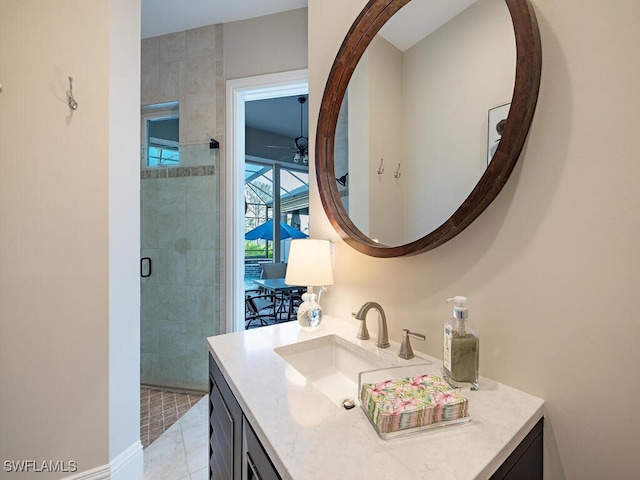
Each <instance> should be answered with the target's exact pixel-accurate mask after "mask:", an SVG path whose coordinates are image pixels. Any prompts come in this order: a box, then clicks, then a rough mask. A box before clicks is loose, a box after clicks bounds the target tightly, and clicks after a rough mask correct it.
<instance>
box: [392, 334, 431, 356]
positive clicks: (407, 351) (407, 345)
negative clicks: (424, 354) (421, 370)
mask: <svg viewBox="0 0 640 480" xmlns="http://www.w3.org/2000/svg"><path fill="white" fill-rule="evenodd" d="M409 337H413V338H417V339H418V340H423V341H424V340H426V339H427V337H425V336H424V335H423V334H422V333H415V332H410V331H409V329H408V328H403V329H402V343H401V344H400V351H399V352H398V356H399V357H400V358H404V359H405V360H409V359H411V358H413V357H414V356H415V355H414V354H413V349H412V348H411V342H410V341H409Z"/></svg>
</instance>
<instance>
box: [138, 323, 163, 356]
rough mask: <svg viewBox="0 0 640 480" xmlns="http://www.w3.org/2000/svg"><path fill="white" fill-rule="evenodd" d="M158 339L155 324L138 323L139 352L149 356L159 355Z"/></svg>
mask: <svg viewBox="0 0 640 480" xmlns="http://www.w3.org/2000/svg"><path fill="white" fill-rule="evenodd" d="M159 341H160V337H159V333H158V328H157V326H156V324H155V322H150V321H142V319H141V321H140V352H141V353H149V354H158V353H160V350H159V348H160V343H159Z"/></svg>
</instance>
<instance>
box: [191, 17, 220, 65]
mask: <svg viewBox="0 0 640 480" xmlns="http://www.w3.org/2000/svg"><path fill="white" fill-rule="evenodd" d="M215 41H216V31H215V27H214V26H212V25H210V26H206V27H202V28H194V29H193V30H187V58H195V57H204V56H213V55H214V54H215V49H216V43H215Z"/></svg>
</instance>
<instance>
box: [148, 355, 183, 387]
mask: <svg viewBox="0 0 640 480" xmlns="http://www.w3.org/2000/svg"><path fill="white" fill-rule="evenodd" d="M158 367H159V368H160V370H161V372H162V374H161V378H162V381H160V382H156V385H167V386H169V387H172V388H191V387H188V386H187V385H188V384H187V383H186V375H185V372H186V371H187V368H188V362H187V358H186V357H175V356H169V355H158Z"/></svg>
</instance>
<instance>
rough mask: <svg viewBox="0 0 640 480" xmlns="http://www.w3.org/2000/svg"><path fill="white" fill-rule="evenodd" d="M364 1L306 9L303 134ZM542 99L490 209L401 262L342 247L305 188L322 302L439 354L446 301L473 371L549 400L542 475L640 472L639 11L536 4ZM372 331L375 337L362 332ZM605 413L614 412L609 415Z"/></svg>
mask: <svg viewBox="0 0 640 480" xmlns="http://www.w3.org/2000/svg"><path fill="white" fill-rule="evenodd" d="M365 4H366V1H365V0H352V1H350V2H343V1H341V0H309V75H310V95H309V97H310V119H311V121H310V125H311V126H312V131H311V132H310V138H311V139H314V138H315V128H314V121H313V119H314V118H317V115H318V107H319V104H320V99H321V95H322V91H323V89H324V82H325V81H326V78H327V75H328V73H329V70H330V67H331V63H332V61H333V59H334V57H335V54H336V52H337V50H338V48H339V46H340V43H341V42H342V39H343V37H344V35H345V33H346V32H347V30H348V28H349V27H350V25H351V22H352V21H353V20H354V19H355V17H356V16H357V14H358V13H359V11H360V9H361V8H362V7H364V5H365ZM534 6H535V8H536V12H537V16H538V21H539V24H540V31H541V35H542V48H543V75H542V85H541V90H540V100H539V102H538V108H537V110H536V114H535V118H534V121H533V126H532V129H531V131H530V134H529V137H528V141H527V144H526V145H525V148H524V150H523V153H522V155H521V158H520V161H519V162H518V165H517V166H516V168H515V171H514V173H513V174H512V176H511V178H510V179H509V181H508V183H507V185H506V187H505V189H504V190H503V191H502V193H501V194H500V195H499V197H498V198H497V199H496V200H495V201H494V203H493V204H492V205H491V206H490V207H489V208H488V209H487V210H486V211H485V212H484V213H483V214H482V215H481V216H480V218H478V219H477V220H476V221H475V222H474V223H473V224H472V225H471V226H470V227H469V228H467V229H466V230H465V231H464V232H462V234H460V235H459V236H457V237H456V238H454V239H453V240H451V241H449V242H448V243H446V244H445V245H443V246H441V247H439V248H437V249H435V250H433V251H431V252H427V253H424V254H422V255H419V256H417V257H408V258H400V259H375V258H369V257H365V256H363V255H361V254H359V253H357V252H355V251H354V250H352V249H351V248H350V247H348V246H347V245H346V244H344V243H343V242H341V241H340V239H339V238H338V237H337V235H336V234H335V233H334V231H333V229H332V228H331V226H330V224H329V222H328V221H327V219H326V218H324V216H323V212H322V207H321V204H320V201H319V198H318V195H317V191H315V190H313V191H312V195H311V203H312V205H311V215H312V218H313V225H312V235H313V236H314V237H319V238H331V239H332V240H333V241H335V242H336V250H335V258H336V266H337V267H336V270H335V280H336V284H335V285H334V286H332V287H330V288H329V291H328V292H327V294H326V295H325V296H323V302H324V305H325V309H326V311H327V312H328V313H330V314H332V315H339V316H342V317H344V318H350V313H351V312H352V311H354V309H356V308H358V307H359V306H360V305H361V304H362V303H364V302H365V301H367V300H376V301H379V302H380V303H381V304H382V305H383V306H384V307H385V310H386V312H387V319H388V321H389V329H390V330H389V331H390V335H391V337H392V339H394V340H396V341H399V340H400V331H401V328H409V329H411V330H414V331H418V332H423V333H425V334H427V337H428V338H427V342H426V344H425V345H424V346H423V345H420V347H421V348H424V349H425V350H426V352H427V353H430V354H433V355H435V356H439V357H441V344H442V325H443V324H444V323H445V321H446V320H447V319H448V317H449V314H450V312H449V311H450V307H449V306H448V305H447V304H446V303H445V299H446V298H447V297H450V296H452V295H455V294H464V295H467V296H468V297H469V298H470V308H471V315H472V317H473V319H474V320H475V323H476V324H477V325H478V326H479V327H480V330H481V354H480V355H481V356H480V363H481V365H480V368H481V374H483V375H485V376H488V377H491V378H493V379H495V380H498V381H500V382H503V383H506V384H508V385H512V386H514V387H516V388H519V389H522V390H524V391H526V392H529V393H532V394H534V395H538V396H540V397H542V398H544V399H545V400H546V401H547V412H546V424H545V455H546V458H545V470H546V472H545V478H547V479H552V480H553V479H564V478H567V479H578V478H579V479H602V478H612V479H613V478H615V479H626V478H634V477H635V476H637V471H638V470H639V469H640V457H639V456H638V455H637V454H636V452H635V450H636V446H637V438H638V437H637V431H638V422H637V420H636V419H635V418H634V417H633V411H634V407H635V404H636V399H637V398H638V397H639V396H640V386H639V385H638V382H637V381H636V378H637V377H638V365H640V349H638V348H637V345H638V343H639V342H640V327H639V324H638V315H637V313H636V312H635V310H636V308H635V298H636V297H637V289H638V288H637V286H638V284H640V249H639V248H638V236H639V235H640V189H639V188H638V180H639V179H640V163H639V162H638V160H637V152H638V151H639V150H640V136H639V135H637V131H638V128H639V127H640V115H639V112H640V97H639V95H638V91H637V79H638V78H639V75H640V64H639V63H638V62H635V61H633V59H634V58H636V51H635V50H636V48H635V46H636V45H638V44H639V42H640V30H638V29H637V24H638V21H639V20H640V4H638V3H637V2H631V1H621V2H616V3H615V5H613V4H607V3H603V2H600V1H598V0H580V1H578V0H565V1H563V2H557V1H553V0H535V1H534ZM374 334H375V332H374ZM609 412H611V414H609Z"/></svg>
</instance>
